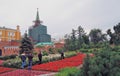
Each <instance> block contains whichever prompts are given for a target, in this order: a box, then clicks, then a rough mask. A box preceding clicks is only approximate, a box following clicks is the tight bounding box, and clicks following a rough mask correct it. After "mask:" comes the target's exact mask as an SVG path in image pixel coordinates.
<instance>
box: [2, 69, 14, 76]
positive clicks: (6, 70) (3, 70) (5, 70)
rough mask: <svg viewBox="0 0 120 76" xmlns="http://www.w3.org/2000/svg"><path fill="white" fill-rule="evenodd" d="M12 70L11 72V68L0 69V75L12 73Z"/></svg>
mask: <svg viewBox="0 0 120 76" xmlns="http://www.w3.org/2000/svg"><path fill="white" fill-rule="evenodd" d="M12 70H13V69H12V68H6V67H0V74H1V73H4V72H8V71H12ZM0 76H1V75H0Z"/></svg>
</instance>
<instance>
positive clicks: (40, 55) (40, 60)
mask: <svg viewBox="0 0 120 76" xmlns="http://www.w3.org/2000/svg"><path fill="white" fill-rule="evenodd" d="M38 59H39V64H41V63H42V53H41V51H40V52H39V54H38Z"/></svg>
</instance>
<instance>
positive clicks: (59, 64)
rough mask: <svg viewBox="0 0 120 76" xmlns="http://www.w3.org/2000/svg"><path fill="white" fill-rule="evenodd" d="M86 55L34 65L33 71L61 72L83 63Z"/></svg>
mask: <svg viewBox="0 0 120 76" xmlns="http://www.w3.org/2000/svg"><path fill="white" fill-rule="evenodd" d="M85 56H86V55H85V54H78V55H77V56H74V57H70V58H65V59H63V60H58V61H53V62H49V63H45V64H39V65H34V66H33V67H32V69H33V70H47V71H59V70H60V69H61V68H65V67H75V66H79V65H81V64H82V63H83V59H84V57H85Z"/></svg>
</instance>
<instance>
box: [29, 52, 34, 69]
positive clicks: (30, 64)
mask: <svg viewBox="0 0 120 76" xmlns="http://www.w3.org/2000/svg"><path fill="white" fill-rule="evenodd" d="M32 59H33V54H32V53H30V54H28V69H29V70H31V69H32Z"/></svg>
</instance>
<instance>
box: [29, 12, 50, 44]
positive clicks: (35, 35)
mask: <svg viewBox="0 0 120 76" xmlns="http://www.w3.org/2000/svg"><path fill="white" fill-rule="evenodd" d="M34 23H35V24H34V25H33V26H32V27H30V28H29V37H30V38H31V39H32V40H33V42H34V43H40V42H51V36H50V35H49V34H47V27H46V26H45V25H42V24H41V23H42V22H41V21H40V19H39V12H38V10H37V16H36V20H35V21H34Z"/></svg>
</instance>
